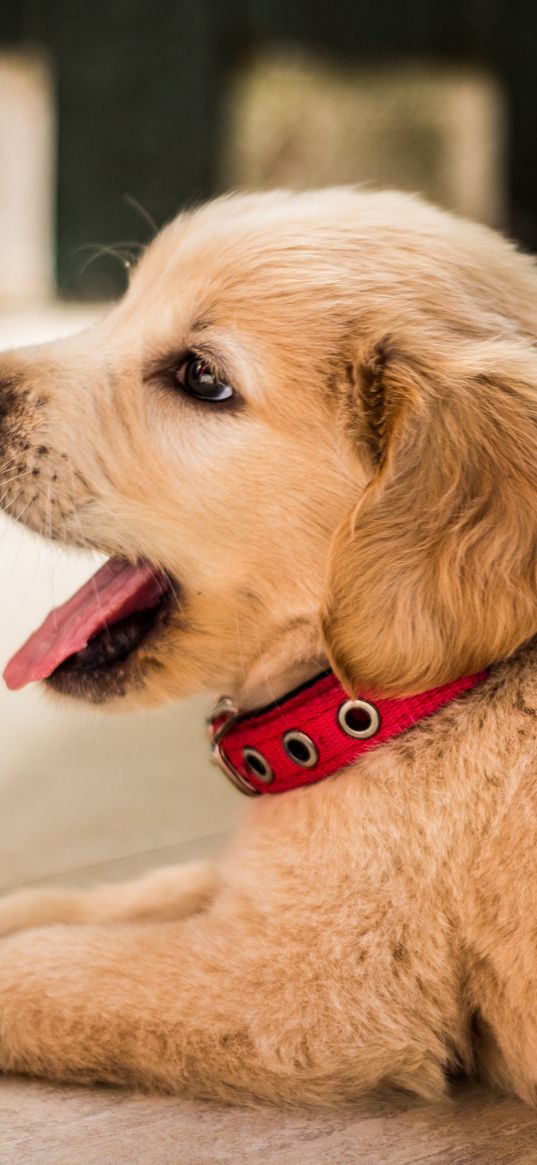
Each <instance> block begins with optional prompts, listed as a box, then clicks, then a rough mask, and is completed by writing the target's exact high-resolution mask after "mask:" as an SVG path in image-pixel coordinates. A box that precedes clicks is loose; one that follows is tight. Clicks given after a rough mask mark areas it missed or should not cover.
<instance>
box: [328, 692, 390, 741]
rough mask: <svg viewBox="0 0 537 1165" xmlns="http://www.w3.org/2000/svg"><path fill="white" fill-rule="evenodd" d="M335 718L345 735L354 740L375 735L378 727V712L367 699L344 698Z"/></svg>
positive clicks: (365, 738)
mask: <svg viewBox="0 0 537 1165" xmlns="http://www.w3.org/2000/svg"><path fill="white" fill-rule="evenodd" d="M337 718H338V723H339V726H340V728H342V729H343V732H344V733H345V734H346V736H353V737H354V738H355V739H356V740H367V739H368V738H369V737H370V736H376V734H377V732H378V730H379V728H380V715H379V712H378V710H377V708H375V705H374V704H370V703H369V700H346V701H345V703H344V704H341V707H340V708H339V709H338V714H337Z"/></svg>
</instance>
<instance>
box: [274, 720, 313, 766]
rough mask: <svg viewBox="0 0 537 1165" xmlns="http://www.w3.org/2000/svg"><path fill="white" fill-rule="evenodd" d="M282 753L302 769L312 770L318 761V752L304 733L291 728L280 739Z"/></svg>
mask: <svg viewBox="0 0 537 1165" xmlns="http://www.w3.org/2000/svg"><path fill="white" fill-rule="evenodd" d="M282 745H283V749H284V752H285V753H286V754H287V756H288V757H289V760H292V761H293V763H294V764H295V765H300V766H301V768H303V769H312V768H313V767H314V766H315V765H316V764H317V761H318V760H319V751H318V749H317V746H316V744H314V742H313V740H312V739H311V737H310V736H307V735H306V733H305V732H299V730H298V729H295V728H291V729H290V730H289V732H286V733H285V735H284V736H283V738H282Z"/></svg>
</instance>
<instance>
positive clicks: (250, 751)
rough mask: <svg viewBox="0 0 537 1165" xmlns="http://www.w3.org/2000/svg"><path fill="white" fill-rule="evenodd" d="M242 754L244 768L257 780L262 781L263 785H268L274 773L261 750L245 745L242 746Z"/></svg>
mask: <svg viewBox="0 0 537 1165" xmlns="http://www.w3.org/2000/svg"><path fill="white" fill-rule="evenodd" d="M242 756H243V760H244V763H245V765H246V768H247V769H248V771H249V772H250V773H251V774H252V776H253V777H257V779H258V781H262V782H263V784H264V785H270V784H271V783H272V781H273V780H274V773H273V771H272V769H271V767H270V765H269V763H268V761H267V760H265V757H264V756H263V753H262V752H258V751H257V748H250V747H249V746H247V747H246V748H243V750H242Z"/></svg>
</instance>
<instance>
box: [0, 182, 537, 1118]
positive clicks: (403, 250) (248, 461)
mask: <svg viewBox="0 0 537 1165" xmlns="http://www.w3.org/2000/svg"><path fill="white" fill-rule="evenodd" d="M0 495H1V497H2V505H3V507H4V509H5V510H6V511H7V512H8V513H9V514H11V515H12V516H13V517H15V518H20V519H21V520H22V521H24V523H25V524H26V525H28V526H30V527H31V528H33V529H34V530H37V531H40V532H41V533H43V534H45V535H46V536H49V537H52V538H56V539H59V540H61V541H64V542H66V543H69V544H71V545H78V546H83V547H88V546H91V547H98V548H99V549H100V550H103V551H105V552H106V553H107V554H108V555H110V556H111V558H110V562H109V563H108V564H107V565H106V566H105V567H104V568H103V570H102V571H101V572H99V574H98V575H97V576H96V578H95V580H94V582H92V583H90V584H89V585H88V587H85V588H83V589H82V591H81V592H80V593H79V594H78V595H77V596H74V597H73V599H71V600H70V601H69V603H68V604H66V605H65V607H63V608H62V609H61V610H60V611H59V612H56V613H55V614H54V615H51V616H50V617H49V619H48V620H47V621H46V623H45V624H44V626H43V627H42V628H40V629H39V630H38V631H37V632H36V634H35V635H34V636H32V638H31V639H30V641H29V642H28V643H27V644H26V645H25V647H23V648H22V649H21V651H20V652H19V653H18V654H17V656H15V657H14V659H13V660H12V661H11V662H10V663H9V664H8V666H7V668H6V673H5V674H6V680H7V682H8V684H9V685H10V686H11V687H20V686H22V685H23V684H25V683H28V682H30V681H32V680H40V679H42V680H44V681H45V682H46V683H47V684H48V686H49V687H51V688H52V689H54V690H56V691H57V692H59V693H61V694H63V695H65V696H67V697H77V698H82V699H87V700H91V701H94V702H95V703H98V704H106V705H107V706H108V707H110V708H114V707H116V708H118V709H121V708H130V707H133V706H138V705H150V704H157V703H158V702H160V701H163V700H176V699H179V698H180V697H182V696H184V695H186V694H187V693H192V692H202V691H207V692H212V693H215V694H216V693H218V692H219V691H223V692H225V693H226V695H227V696H228V697H229V699H228V702H227V703H224V704H222V705H221V706H220V709H219V710H218V711H217V713H216V714H215V720H214V729H213V731H214V733H215V736H216V738H217V739H215V741H214V743H215V746H216V747H217V749H218V750H219V751H220V752H223V757H224V763H225V767H226V768H227V770H228V771H229V772H231V775H232V776H234V777H235V778H236V779H237V782H238V783H239V785H241V786H242V787H243V788H246V789H247V790H249V791H253V790H254V789H257V791H260V782H261V783H263V782H266V792H267V793H269V794H272V795H262V796H258V797H256V798H252V800H251V801H249V802H246V804H247V806H248V809H247V812H246V813H245V817H244V822H243V825H242V828H241V830H240V831H239V834H238V836H237V838H236V841H235V843H234V845H233V846H232V847H231V850H230V852H229V853H228V855H227V856H226V857H225V858H224V859H223V860H222V861H221V862H220V863H219V865H218V867H217V868H216V869H214V870H212V869H209V868H206V867H205V866H203V865H196V866H188V867H185V868H177V869H173V868H172V869H169V868H168V869H166V870H164V871H157V872H156V873H155V874H153V875H151V876H149V877H148V878H145V879H141V880H140V881H139V882H136V883H131V884H129V885H125V886H111V887H100V888H98V889H96V890H94V891H89V892H72V893H69V892H65V893H62V892H58V893H52V892H36V893H34V894H28V893H22V894H18V895H15V896H14V897H11V898H7V899H5V900H4V903H3V905H2V907H1V909H0V930H1V931H2V933H3V934H4V935H5V936H6V937H4V938H3V940H2V943H1V944H0V1016H1V1020H0V1067H1V1068H2V1069H4V1070H6V1071H8V1070H12V1071H15V1072H26V1073H29V1074H36V1075H41V1076H46V1077H49V1078H52V1079H57V1080H78V1081H97V1080H102V1081H107V1082H118V1083H122V1084H130V1085H133V1086H139V1087H143V1088H149V1089H163V1090H166V1091H172V1092H177V1093H179V1092H183V1093H188V1094H190V1095H197V1096H204V1097H206V1096H215V1097H223V1098H227V1099H240V1098H243V1097H245V1096H255V1097H259V1098H268V1099H271V1100H273V1101H283V1102H291V1101H292V1102H301V1103H312V1104H334V1103H338V1102H341V1101H344V1100H348V1099H351V1098H353V1097H355V1096H356V1095H357V1094H358V1093H359V1092H360V1091H361V1090H364V1089H368V1088H371V1087H374V1086H377V1085H380V1084H382V1083H388V1084H392V1085H399V1086H403V1087H404V1088H406V1089H410V1090H412V1091H414V1092H416V1093H419V1094H420V1095H422V1096H427V1097H437V1096H439V1095H440V1094H441V1093H442V1092H443V1091H444V1090H445V1089H446V1087H447V1085H446V1080H448V1079H449V1075H450V1073H451V1072H452V1071H453V1070H457V1069H461V1068H462V1069H464V1070H466V1071H468V1072H476V1073H479V1074H480V1075H481V1077H482V1078H486V1079H488V1080H489V1081H491V1082H494V1083H495V1084H498V1085H500V1086H501V1087H503V1088H505V1089H510V1090H512V1091H514V1092H516V1093H518V1094H519V1095H520V1096H522V1097H524V1098H525V1099H526V1100H528V1101H530V1102H533V1101H534V1099H535V1095H536V1086H537V1003H536V999H537V937H536V936H537V877H536V873H537V755H536V754H537V649H536V647H535V644H534V643H533V642H532V636H534V634H535V633H536V632H537V271H536V268H535V265H534V263H533V261H532V260H531V259H530V258H529V257H527V256H524V255H522V254H519V253H517V251H516V250H515V248H514V247H513V246H511V245H510V244H509V243H507V242H506V241H505V240H503V239H501V238H500V237H498V236H497V235H495V234H494V233H492V232H491V231H489V230H487V229H485V228H483V227H480V226H476V225H473V224H469V223H466V222H464V221H461V220H460V219H457V218H454V217H451V216H450V215H448V214H445V213H443V212H441V211H438V210H436V209H434V208H432V207H430V206H428V205H426V204H424V203H423V202H421V201H420V200H419V199H416V198H413V197H410V196H407V195H401V194H396V193H370V192H359V191H355V190H351V189H335V190H327V191H320V192H313V193H308V194H287V193H269V194H260V195H246V196H233V197H227V198H221V199H218V200H217V201H215V202H213V203H211V204H209V205H207V206H204V207H202V208H201V209H198V210H195V211H194V212H192V213H187V214H183V215H181V216H180V217H179V218H178V219H177V221H175V222H173V223H172V224H171V225H170V226H168V227H167V228H166V229H165V230H164V231H162V233H161V234H160V235H159V236H158V237H157V238H156V239H155V241H154V242H153V243H152V245H151V246H150V247H149V249H148V250H147V252H146V254H145V255H144V256H143V258H142V259H141V261H140V263H139V266H138V269H137V270H136V271H135V272H134V274H133V277H132V281H131V285H130V287H129V289H128V291H127V294H126V295H125V297H124V299H123V300H122V301H121V302H120V303H119V304H118V305H117V306H116V307H114V309H113V310H112V311H111V313H110V315H109V316H108V318H107V319H106V320H105V321H104V322H103V323H102V324H99V325H98V326H97V327H96V328H94V329H92V330H90V331H87V332H84V333H83V334H82V335H79V336H76V337H75V338H70V339H68V340H63V341H62V342H59V343H52V344H47V345H44V346H41V347H38V348H33V349H28V350H25V351H18V352H11V353H8V354H6V355H4V356H3V357H2V360H1V362H0ZM329 669H331V670H329ZM319 673H322V674H321V679H320V680H318V679H316V677H317V676H318V675H319ZM484 673H485V674H484ZM468 677H470V678H468ZM459 681H460V682H459ZM323 685H324V686H323ZM297 686H298V694H295V695H292V696H289V695H288V693H290V692H294V691H295V689H296V688H297ZM439 691H440V697H438V692H439ZM327 692H330V693H331V696H330V698H334V699H336V704H335V705H334V708H336V710H337V709H339V710H338V711H337V716H336V715H335V714H334V716H332V712H330V716H332V719H331V720H330V732H329V733H328V728H326V724H325V720H326V716H328V713H329V709H328V703H327V701H328V696H327V695H326V693H327ZM338 693H339V696H338ZM416 693H425V695H423V696H422V695H420V696H419V697H418V699H417V700H416ZM438 698H440V700H441V701H442V700H443V701H444V703H443V704H442V706H441V707H440V706H437V705H436V704H435V703H434V702H435V701H436V700H437V699H438ZM338 700H339V703H338V702H337V701H338ZM296 701H298V703H296ZM341 701H343V703H342V702H341ZM348 701H351V703H350V704H348ZM420 701H421V702H420ZM431 701H432V703H431ZM271 702H272V703H271ZM267 703H268V704H269V708H268V709H267V710H266V711H265V712H263V713H259V712H258V710H259V709H260V708H263V707H264V706H265V705H266V704H267ZM433 704H434V709H433ZM347 705H348V707H347ZM336 706H337V707H336ZM298 707H300V711H301V719H300V721H299V722H296V723H295V722H294V721H292V722H291V724H290V725H289V723H287V730H286V738H287V732H288V731H291V737H290V738H289V739H291V744H293V748H294V754H293V749H292V748H291V745H290V744H289V740H287V745H288V747H287V751H286V756H285V758H283V751H282V764H283V763H284V761H285V764H288V765H292V764H293V763H294V764H295V767H296V771H297V774H298V776H297V781H298V784H299V785H300V787H296V784H297V782H293V781H290V782H288V787H287V791H282V792H278V793H277V794H276V792H275V790H276V789H277V788H282V787H283V786H285V781H284V782H283V786H282V783H281V781H280V784H279V785H278V780H280V778H279V776H278V772H275V771H274V764H273V763H272V762H271V763H267V757H266V756H265V757H263V749H262V748H261V746H258V743H257V744H256V742H258V741H259V735H255V736H254V737H253V742H252V741H250V740H249V739H247V738H246V737H244V733H245V732H246V733H248V732H249V731H251V732H252V734H253V733H254V729H255V731H256V732H257V731H258V726H259V724H261V723H262V724H264V725H265V726H266V725H267V724H270V725H272V727H273V729H274V733H275V736H274V739H273V740H272V743H271V747H272V748H274V749H275V748H276V745H277V744H278V740H277V739H276V738H277V733H278V730H279V729H278V725H280V724H281V725H283V724H284V720H281V717H282V716H283V717H284V716H285V714H286V709H287V716H288V720H289V708H291V709H293V710H294V709H295V708H298ZM386 708H388V709H391V711H392V712H393V710H394V709H395V713H396V714H397V715H399V711H400V710H401V709H403V711H405V710H406V711H408V709H409V708H410V709H411V710H412V709H413V710H414V711H412V713H411V715H410V720H408V719H407V720H405V719H404V716H403V712H401V716H403V719H401V720H400V722H398V723H399V728H398V729H397V730H396V731H394V732H393V733H390V734H388V737H386V719H385V717H386V716H387V715H388V713H387V712H386V711H385V709H386ZM416 708H418V712H416ZM327 709H328V711H327ZM349 709H350V712H349ZM379 709H380V711H379ZM420 709H421V712H420V711H419V710H420ZM333 710H334V709H332V711H333ZM364 713H365V717H366V718H365V721H364V719H363V716H364ZM293 714H294V711H293ZM359 714H361V715H362V720H361V721H360V715H359ZM390 714H391V712H390ZM297 715H298V713H297ZM353 715H354V720H353ZM405 715H406V712H405ZM368 717H369V720H368ZM383 717H384V729H383V730H381V727H380V726H381V724H382V723H383ZM345 718H347V719H345ZM326 723H327V721H326ZM353 724H354V728H353ZM360 724H361V725H362V726H361V727H360ZM364 724H365V727H364ZM245 725H246V727H245ZM256 726H257V727H256ZM401 726H402V727H403V728H404V729H405V730H404V731H401ZM325 728H326V732H325ZM339 729H341V732H339ZM241 731H242V733H243V736H242V737H241V738H240V740H242V753H241V755H242V758H243V759H242V761H241V762H240V763H239V762H238V761H237V760H236V759H235V761H233V760H230V756H229V754H227V755H226V753H225V749H224V746H225V740H226V732H229V739H230V740H231V739H232V737H233V732H235V735H237V733H239V736H240V733H241ZM382 731H384V733H385V734H384V736H383V734H382ZM338 732H339V735H338ZM323 733H324V734H325V735H323ZM326 733H328V734H329V735H330V733H331V735H330V741H331V744H330V747H331V748H333V751H332V753H330V756H331V758H332V759H331V762H330V763H328V762H327V760H326V757H327V755H328V753H327V748H328V746H326V747H325V740H327V739H328V736H326ZM375 735H377V737H378V739H375ZM238 739H239V737H237V740H238ZM282 739H283V738H282ZM245 740H246V744H245ZM319 741H321V743H319ZM364 741H366V743H367V747H364ZM248 746H249V751H248ZM230 747H231V746H230ZM353 748H356V750H357V751H356V752H355V753H354V752H353V753H352V754H351V752H349V749H353ZM360 750H361V751H360ZM328 751H329V750H328ZM243 761H244V764H245V765H247V767H248V766H249V772H250V778H251V779H250V780H248V778H247V775H246V770H245V769H244V767H243V769H242V774H241V771H239V770H240V764H242V763H243ZM178 763H180V758H178ZM263 766H264V767H263ZM316 766H317V767H316ZM276 767H277V766H276ZM321 777H323V779H320V778H321ZM215 779H217V778H216V776H215ZM221 779H224V778H223V777H222V778H221ZM286 779H287V778H286ZM272 781H276V783H275V784H272V786H271V782H272ZM300 782H302V784H300ZM44 924H46V925H44ZM50 924H55V925H50ZM15 932H20V933H15Z"/></svg>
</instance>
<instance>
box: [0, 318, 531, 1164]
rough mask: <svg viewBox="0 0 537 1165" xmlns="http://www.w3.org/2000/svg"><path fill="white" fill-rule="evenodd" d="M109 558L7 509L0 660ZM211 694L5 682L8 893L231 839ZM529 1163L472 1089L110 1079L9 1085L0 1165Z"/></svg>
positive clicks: (508, 1104)
mask: <svg viewBox="0 0 537 1165" xmlns="http://www.w3.org/2000/svg"><path fill="white" fill-rule="evenodd" d="M90 318H91V315H90V314H89V313H88V312H83V311H80V310H72V311H69V310H66V309H56V310H52V311H50V310H48V311H44V312H37V311H36V312H34V313H31V314H26V315H25V316H24V317H19V316H10V317H8V316H4V317H1V316H0V347H7V346H10V345H12V344H20V343H29V342H33V341H41V340H44V339H47V338H49V337H51V336H53V335H57V334H60V332H62V331H63V332H66V331H69V330H74V329H76V328H77V327H81V326H84V325H85V324H86V323H87V322H89V320H90ZM96 561H97V560H91V559H90V558H89V557H86V558H83V557H82V556H80V555H77V556H69V555H67V554H65V553H64V552H61V551H58V550H56V549H55V548H49V547H46V546H44V545H42V544H41V543H40V542H39V541H38V540H36V539H34V538H33V537H32V536H30V535H29V534H27V533H25V532H24V531H23V530H21V529H19V528H18V527H16V526H15V525H14V524H12V523H8V522H7V521H6V520H4V519H1V518H0V671H1V669H2V667H3V666H4V663H5V662H6V660H7V659H8V657H9V655H10V654H11V652H13V651H14V650H15V648H16V647H18V646H19V645H20V643H21V642H22V641H23V639H24V638H25V636H26V635H27V634H28V632H29V631H30V630H32V629H33V627H34V626H35V625H36V623H37V622H39V621H40V620H41V619H42V618H43V616H44V615H45V613H46V612H47V610H48V609H49V608H50V607H51V606H52V605H55V604H57V603H58V602H60V601H61V600H62V599H63V598H65V597H67V596H68V595H69V594H70V593H72V591H73V590H74V589H75V587H76V586H77V585H78V584H79V583H80V582H82V581H83V580H84V579H85V578H86V577H87V576H88V575H89V573H90V572H91V570H92V569H94V568H95V565H96ZM204 712H205V704H204V701H200V700H193V701H188V702H186V703H185V704H183V705H182V706H180V707H171V708H168V709H164V710H162V711H159V712H152V713H151V714H147V715H146V714H143V713H142V714H139V715H134V716H129V717H126V718H114V717H112V716H110V715H107V714H106V713H103V712H96V711H86V710H84V709H83V708H78V707H76V706H73V707H67V706H65V707H63V706H60V705H58V706H57V705H55V704H54V703H52V702H49V701H48V700H47V699H45V698H44V696H43V694H42V693H41V692H40V690H39V689H27V690H25V691H23V692H20V693H17V694H13V693H8V692H7V690H6V689H5V688H3V686H2V685H1V684H0V820H1V821H2V829H1V832H0V888H3V889H7V888H9V887H15V886H20V885H22V884H25V883H31V882H41V883H42V882H51V883H52V882H61V881H63V882H71V883H74V882H76V883H83V882H90V881H92V880H102V879H103V878H106V877H111V878H120V877H130V876H131V875H133V874H135V873H138V872H140V871H141V870H143V869H146V868H150V867H154V866H156V865H159V864H163V863H166V864H167V863H169V862H170V861H174V860H177V861H181V860H185V859H189V858H190V857H193V856H198V855H204V854H209V853H212V852H214V851H215V850H218V848H219V847H220V845H221V844H222V842H223V840H224V839H225V837H226V835H227V833H228V832H229V831H230V830H231V829H232V827H233V824H234V822H235V821H236V820H237V817H238V815H239V813H240V810H241V805H242V801H241V797H240V794H238V793H237V792H236V791H235V790H234V789H232V787H231V786H230V785H229V784H228V783H227V782H226V781H225V779H224V778H223V777H222V776H221V775H220V774H219V773H218V772H217V771H216V770H215V769H214V768H213V767H212V766H210V765H209V763H208V759H207V749H206V744H205V737H204V731H203V716H204ZM73 1161H76V1163H77V1165H101V1163H102V1162H105V1163H106V1165H123V1163H125V1165H127V1163H128V1165H153V1163H154V1165H213V1163H214V1165H217V1163H218V1165H241V1163H242V1162H255V1163H257V1162H263V1165H330V1163H334V1165H346V1163H347V1162H349V1163H350V1162H361V1163H363V1165H412V1163H414V1162H418V1161H419V1162H420V1165H457V1163H460V1165H463V1163H468V1165H470V1163H471V1165H496V1163H497V1165H500V1163H503V1162H505V1163H507V1162H509V1163H510V1165H530V1163H533V1165H535V1163H536V1162H537V1118H536V1117H535V1115H534V1114H533V1113H532V1112H530V1111H529V1110H528V1109H526V1108H525V1107H524V1106H523V1105H521V1104H519V1103H518V1102H517V1101H514V1100H509V1099H502V1098H495V1097H493V1096H491V1095H488V1094H484V1093H480V1092H476V1091H473V1090H471V1089H463V1090H462V1091H461V1093H460V1094H459V1096H458V1097H457V1099H456V1100H455V1101H454V1102H453V1103H452V1104H451V1105H444V1106H434V1107H431V1106H426V1105H423V1104H420V1103H418V1102H416V1101H414V1100H412V1099H411V1098H408V1097H404V1096H401V1095H398V1096H393V1095H392V1096H389V1097H384V1098H383V1099H380V1100H379V1099H376V1100H374V1099H372V1098H367V1099H365V1100H364V1101H363V1102H362V1103H361V1104H360V1105H359V1106H357V1107H356V1109H354V1110H353V1111H352V1112H350V1113H345V1114H343V1113H337V1114H334V1113H324V1114H323V1113H321V1114H315V1113H304V1112H297V1113H290V1112H283V1113H280V1112H277V1111H274V1110H271V1109H266V1108H264V1109H231V1108H224V1107H221V1106H217V1105H205V1104H193V1103H191V1102H186V1101H178V1100H172V1099H163V1098H148V1097H141V1096H132V1095H128V1094H125V1093H121V1092H116V1091H113V1090H108V1089H78V1088H54V1087H51V1086H48V1085H46V1084H39V1083H36V1082H31V1081H26V1080H12V1079H7V1078H6V1079H4V1080H3V1081H2V1082H1V1083H0V1163H1V1165H4V1163H5V1165H45V1163H46V1165H72V1162H73Z"/></svg>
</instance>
